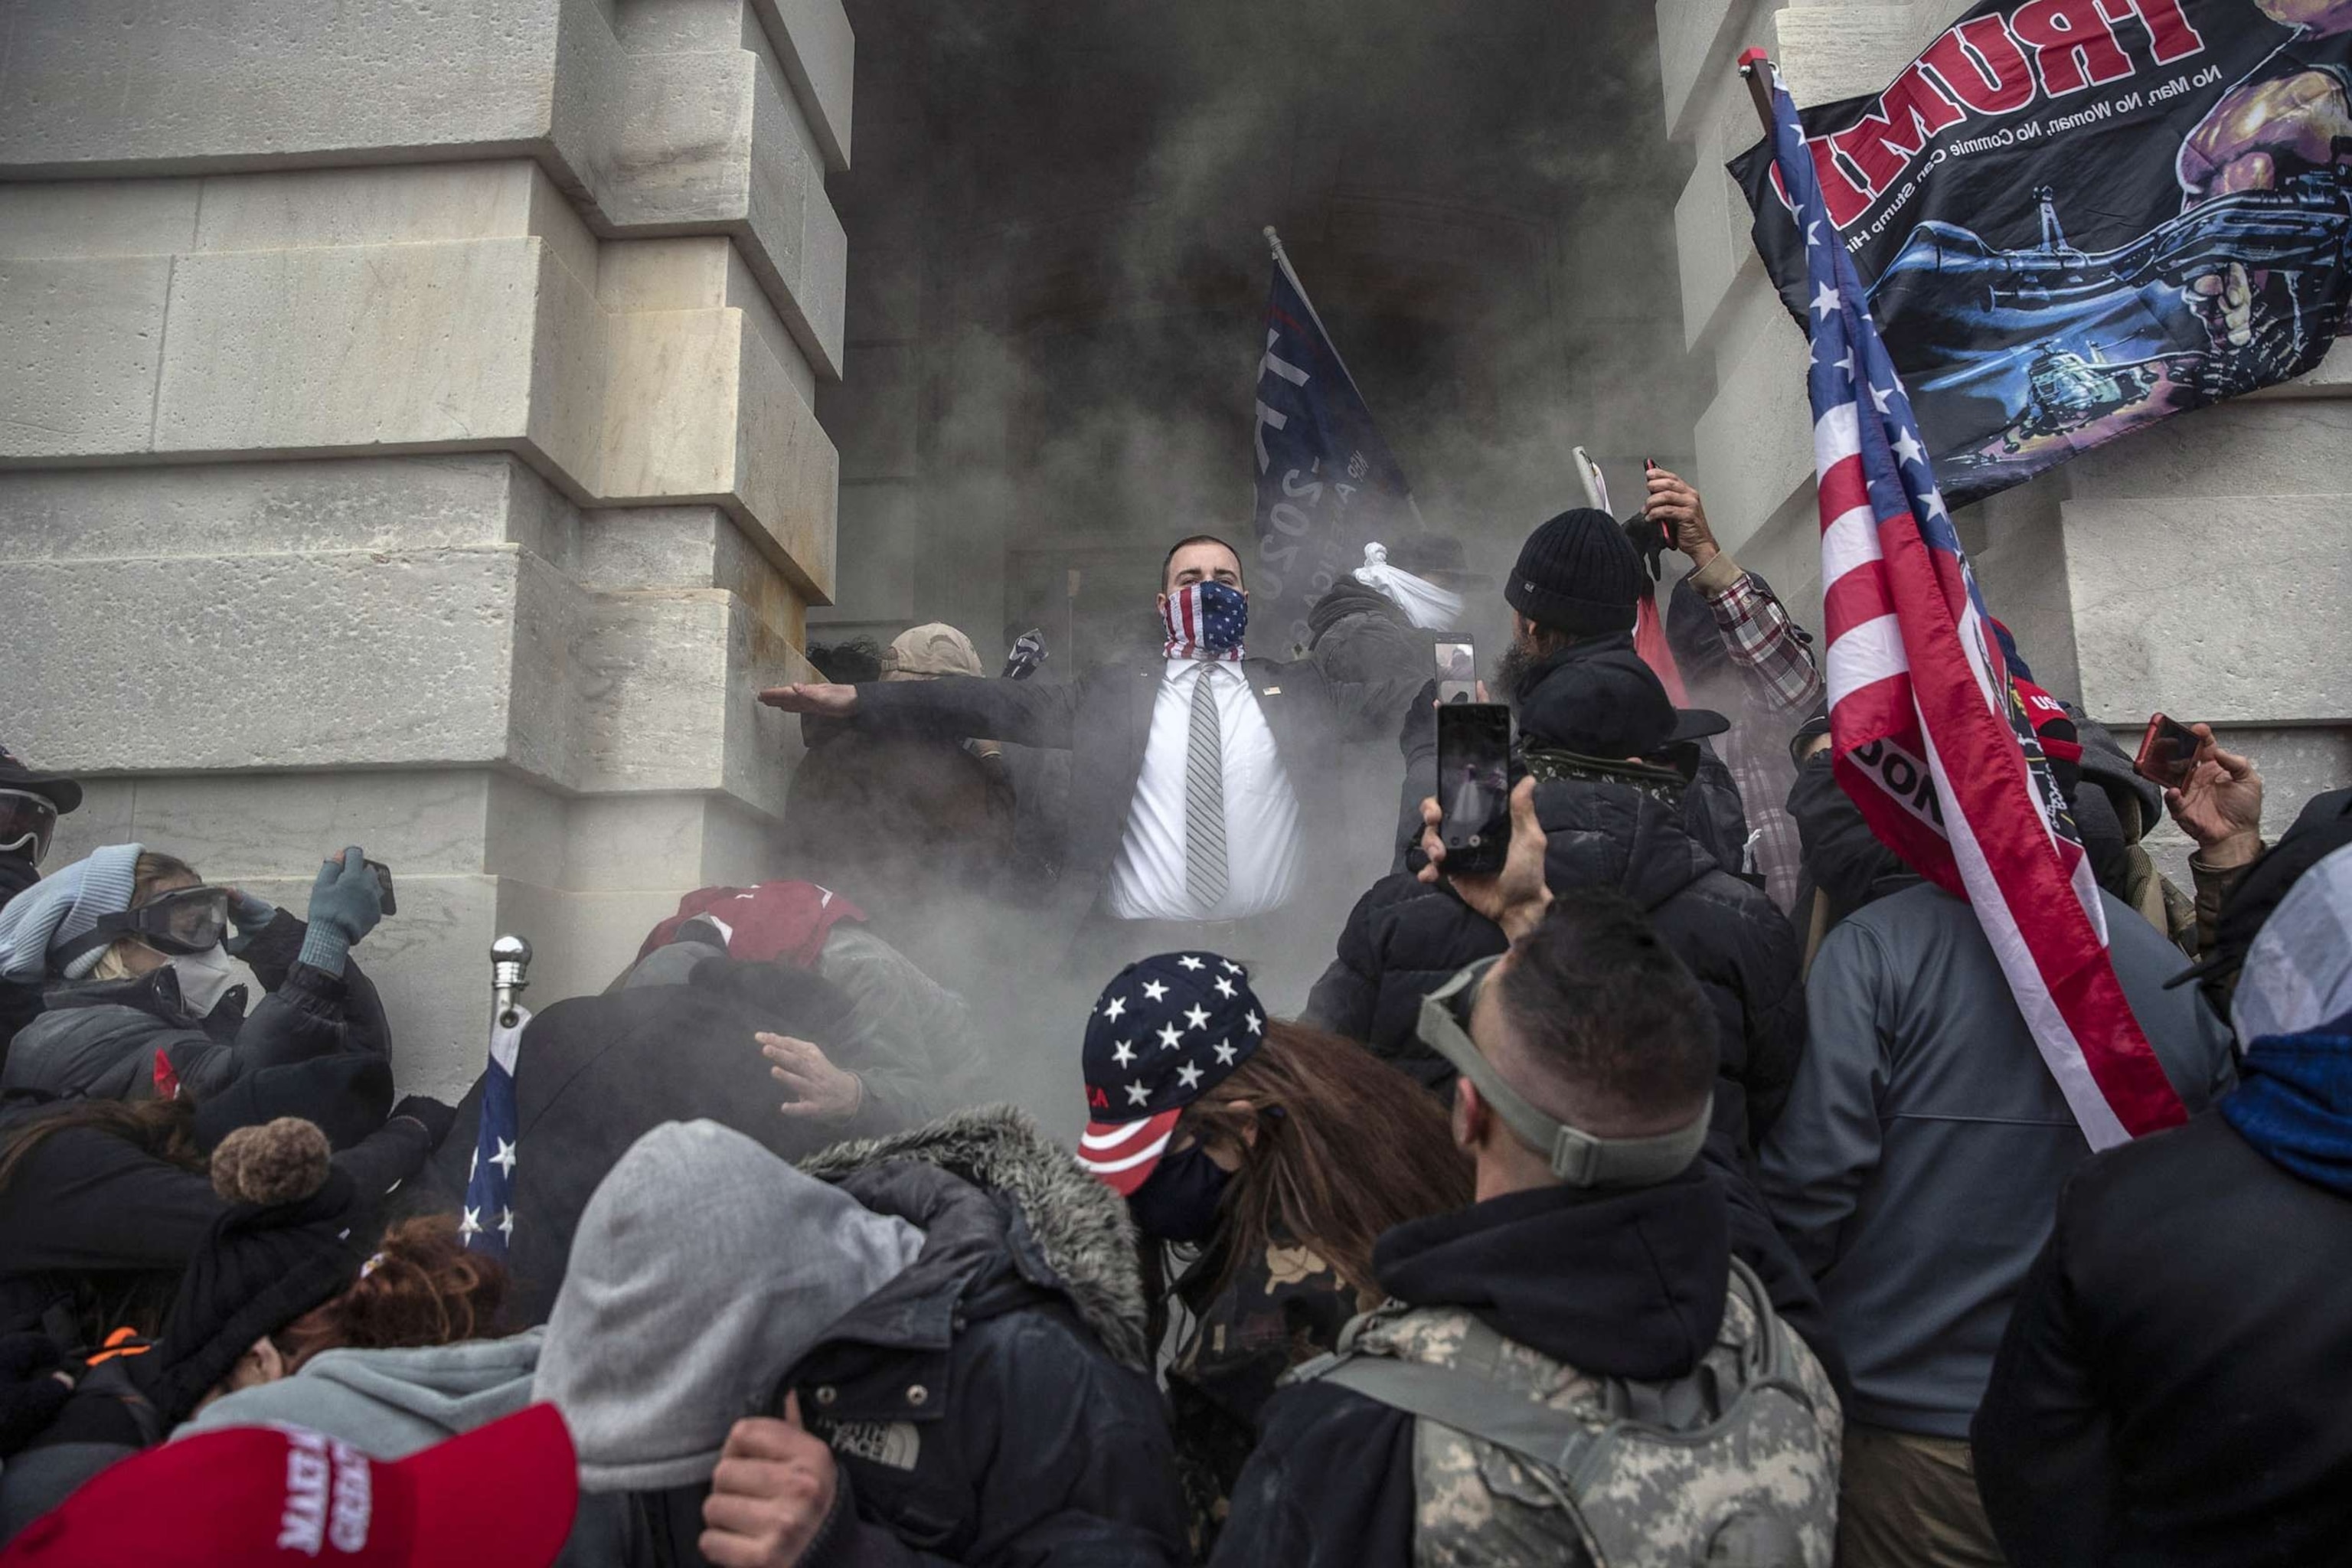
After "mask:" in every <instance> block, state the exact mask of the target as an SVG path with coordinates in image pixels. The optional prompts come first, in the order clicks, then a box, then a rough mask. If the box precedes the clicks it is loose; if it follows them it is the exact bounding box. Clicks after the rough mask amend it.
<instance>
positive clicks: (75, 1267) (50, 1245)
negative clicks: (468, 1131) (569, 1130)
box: [0, 1110, 426, 1349]
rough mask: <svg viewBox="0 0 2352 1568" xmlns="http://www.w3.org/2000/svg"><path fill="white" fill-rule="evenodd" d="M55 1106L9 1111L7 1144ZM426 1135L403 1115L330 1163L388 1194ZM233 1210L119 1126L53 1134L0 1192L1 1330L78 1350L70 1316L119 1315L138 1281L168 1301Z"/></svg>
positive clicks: (1, 1143)
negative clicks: (117, 1132) (39, 1334)
mask: <svg viewBox="0 0 2352 1568" xmlns="http://www.w3.org/2000/svg"><path fill="white" fill-rule="evenodd" d="M49 1114H53V1113H52V1112H49V1111H46V1110H42V1111H34V1112H32V1113H30V1114H17V1115H15V1116H12V1117H11V1118H10V1119H9V1121H8V1123H7V1125H6V1127H5V1131H0V1150H5V1148H6V1147H7V1145H8V1143H9V1142H13V1141H14V1139H15V1138H16V1136H18V1135H21V1134H22V1133H23V1132H24V1131H26V1130H27V1129H29V1128H31V1127H34V1126H37V1125H38V1123H39V1121H40V1120H41V1118H42V1117H43V1116H46V1115H49ZM425 1138H426V1133H425V1128H424V1127H423V1126H422V1125H421V1124H419V1123H417V1122H415V1121H411V1120H409V1119H408V1118H406V1117H400V1118H396V1119H394V1120H393V1121H388V1122H386V1123H384V1124H383V1127H381V1128H379V1129H378V1130H377V1131H374V1132H372V1133H370V1134H369V1135H368V1136H367V1137H365V1138H363V1139H362V1140H360V1142H357V1143H355V1144H354V1145H352V1147H351V1148H349V1149H347V1150H344V1151H343V1152H341V1153H338V1154H337V1155H336V1156H335V1157H334V1158H335V1163H336V1164H337V1165H338V1166H340V1167H341V1169H342V1170H343V1171H345V1172H346V1173H349V1174H350V1176H351V1178H352V1184H353V1185H354V1186H355V1187H356V1188H357V1189H358V1190H359V1191H360V1192H361V1193H362V1194H382V1193H383V1192H385V1191H387V1190H388V1189H389V1188H391V1186H392V1185H393V1184H394V1183H396V1182H400V1181H403V1180H404V1179H406V1178H407V1177H408V1176H410V1175H413V1174H415V1171H416V1169H417V1167H418V1166H419V1165H421V1164H423V1163H424V1161H425ZM228 1206H229V1205H227V1204H226V1202H224V1201H223V1200H222V1198H221V1196H220V1194H217V1193H215V1192H214V1191H213V1184H212V1182H211V1180H210V1178H208V1177H207V1176H205V1174H204V1173H202V1172H200V1171H191V1170H188V1169H186V1168H185V1167H184V1166H180V1165H175V1164H173V1163H171V1162H169V1161H167V1160H162V1159H158V1158H157V1157H156V1156H154V1155H152V1154H150V1153H148V1152H146V1151H145V1150H143V1149H141V1148H139V1147H138V1146H137V1145H135V1144H133V1143H131V1142H126V1141H125V1140H123V1139H121V1138H118V1137H115V1136H114V1135H113V1134H112V1133H110V1132H104V1131H100V1130H98V1129H97V1128H93V1127H77V1128H69V1129H68V1130H66V1131H61V1132H58V1133H54V1134H52V1135H51V1136H49V1137H48V1138H47V1139H46V1140H44V1141H43V1142H42V1143H41V1145H40V1147H38V1148H37V1149H35V1150H34V1151H33V1152H31V1153H30V1154H28V1155H26V1158H25V1161H24V1163H22V1164H21V1165H19V1166H18V1167H17V1169H16V1173H15V1175H14V1176H13V1177H12V1178H11V1180H10V1181H9V1183H8V1185H7V1186H6V1187H5V1189H0V1333H5V1332H12V1331H18V1330H23V1329H30V1328H36V1327H43V1328H47V1330H48V1331H50V1332H51V1333H52V1335H53V1337H56V1338H57V1339H58V1341H59V1343H60V1345H61V1346H62V1347H63V1348H67V1349H71V1348H73V1347H74V1344H75V1342H76V1341H77V1339H78V1337H79V1336H77V1335H76V1334H75V1333H74V1331H72V1330H71V1329H70V1328H69V1327H68V1326H67V1325H68V1322H69V1321H72V1320H75V1319H81V1318H93V1317H94V1318H105V1317H108V1316H110V1315H116V1314H114V1313H113V1312H112V1311H111V1310H110V1309H111V1308H112V1306H113V1305H114V1304H115V1303H118V1302H120V1301H121V1300H124V1299H126V1298H128V1297H130V1296H132V1295H134V1294H138V1293H140V1292H141V1291H142V1289H143V1288H149V1287H152V1288H153V1289H159V1290H160V1291H161V1296H160V1300H158V1301H157V1302H156V1304H157V1305H158V1306H160V1305H162V1304H164V1303H168V1302H169V1300H171V1293H170V1290H169V1289H168V1286H169V1284H170V1282H171V1280H173V1279H176V1278H177V1276H178V1274H179V1272H180V1271H181V1270H182V1269H184V1268H186V1267H187V1263H188V1259H189V1258H193V1257H194V1256H195V1253H196V1251H197V1249H198V1248H200V1247H203V1246H204V1244H205V1238H206V1237H208V1236H209V1235H210V1234H211V1232H212V1227H213V1222H214V1221H215V1220H217V1219H218V1218H219V1217H220V1216H221V1215H223V1214H225V1213H226V1212H227V1210H228ZM60 1310H63V1311H64V1312H65V1313H66V1314H67V1316H66V1317H64V1318H60V1317H58V1312H59V1311H60Z"/></svg>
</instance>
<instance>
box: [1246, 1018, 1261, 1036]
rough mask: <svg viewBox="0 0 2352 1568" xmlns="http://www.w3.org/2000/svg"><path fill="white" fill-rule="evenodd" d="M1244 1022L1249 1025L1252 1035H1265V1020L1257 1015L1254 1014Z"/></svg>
mask: <svg viewBox="0 0 2352 1568" xmlns="http://www.w3.org/2000/svg"><path fill="white" fill-rule="evenodd" d="M1243 1021H1244V1023H1246V1024H1248V1025H1249V1031H1250V1033H1251V1034H1253V1035H1263V1034H1264V1033H1265V1019H1263V1018H1261V1017H1259V1016H1257V1015H1256V1014H1255V1013H1252V1014H1251V1015H1250V1016H1248V1017H1247V1018H1246V1019H1244V1020H1243Z"/></svg>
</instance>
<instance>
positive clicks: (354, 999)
mask: <svg viewBox="0 0 2352 1568" xmlns="http://www.w3.org/2000/svg"><path fill="white" fill-rule="evenodd" d="M309 931H310V927H309V926H308V925H307V924H305V923H304V922H303V921H300V920H299V919H297V918H296V917H295V916H294V915H292V914H290V913H289V912H288V911H287V910H278V914H277V916H276V917H275V918H274V919H272V920H270V921H268V923H266V924H264V925H263V926H261V927H260V928H259V929H258V930H257V931H255V932H254V933H253V936H252V939H251V941H250V942H249V943H247V945H246V946H245V948H244V949H243V951H241V952H239V953H238V954H237V956H238V957H240V958H242V959H244V961H245V962H246V963H247V966H248V967H249V968H251V969H252V971H253V973H254V974H255V976H256V977H257V979H259V980H260V982H261V984H262V985H263V986H264V988H266V990H267V991H268V994H267V995H265V996H264V997H263V998H262V999H261V1004H260V1005H258V1006H257V1007H256V1008H255V1009H254V1010H253V1012H252V1013H251V1014H250V1015H249V1016H248V1015H247V1013H246V1011H245V989H244V987H243V986H232V987H230V989H229V991H228V993H227V994H226V995H225V996H223V997H222V998H221V1000H220V1002H219V1003H218V1004H217V1005H215V1007H214V1008H213V1010H212V1012H211V1014H210V1015H208V1016H205V1017H203V1018H198V1017H194V1016H192V1015H191V1014H190V1013H189V1012H188V1010H187V1008H186V1007H185V1006H184V1005H183V1003H182V1002H181V999H180V987H179V977H178V975H177V974H175V973H173V971H172V970H171V969H170V968H168V967H166V968H163V969H157V970H154V971H152V972H151V973H147V974H143V975H141V976H139V977H138V978H137V979H133V980H103V981H69V982H61V983H58V984H53V985H51V986H50V987H49V988H48V990H47V993H46V994H44V997H43V1002H44V1004H45V1006H44V1010H43V1012H42V1013H41V1015H40V1016H38V1017H37V1018H35V1019H33V1020H32V1022H30V1023H28V1024H26V1026H24V1027H23V1028H22V1029H19V1030H18V1031H17V1032H16V1039H15V1040H14V1041H13V1042H11V1043H10V1045H9V1047H8V1056H7V1060H6V1062H5V1065H0V1100H5V1101H6V1102H7V1103H9V1104H12V1105H13V1104H20V1103H23V1102H25V1101H28V1100H29V1101H40V1100H148V1099H152V1098H153V1097H154V1094H155V1056H156V1053H157V1052H159V1051H160V1052H162V1053H163V1057H164V1058H165V1060H166V1061H167V1062H169V1064H170V1066H171V1068H172V1072H173V1075H174V1076H175V1077H176V1078H177V1079H178V1080H179V1084H180V1086H181V1087H182V1088H183V1089H185V1090H186V1091H187V1093H188V1094H189V1095H190V1096H191V1097H193V1098H194V1099H195V1100H205V1099H208V1098H210V1097H211V1096H213V1095H215V1094H217V1093H219V1092H220V1091H221V1090H222V1089H225V1088H226V1087H227V1085H228V1084H230V1083H231V1082H233V1081H235V1080H236V1079H238V1078H240V1077H242V1076H243V1075H245V1074H246V1073H247V1072H250V1071H253V1070H256V1069H257V1068H269V1067H279V1066H283V1065H285V1064H287V1063H289V1062H299V1061H307V1060H309V1059H310V1058H314V1057H323V1056H331V1055H334V1054H337V1053H339V1052H359V1053H364V1054H367V1055H371V1056H376V1057H386V1058H388V1057H389V1056H390V1055H391V1048H392V1031H391V1026H389V1025H388V1024H387V1023H386V1022H385V1020H384V1015H383V1002H382V1001H381V1000H380V999H379V998H378V997H377V995H376V991H375V985H374V984H373V982H371V981H370V980H369V979H368V977H367V975H366V974H365V973H362V971H361V969H360V966H359V964H358V963H357V962H355V961H354V962H351V963H346V964H345V965H344V968H343V973H342V974H341V976H340V977H338V976H335V975H332V974H329V973H326V972H325V971H323V970H318V969H313V968H311V967H310V965H309V964H307V963H298V962H297V961H296V960H297V955H298V954H299V953H300V952H301V951H302V939H303V937H304V936H305V935H306V934H308V932H309Z"/></svg>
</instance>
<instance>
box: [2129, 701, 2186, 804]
mask: <svg viewBox="0 0 2352 1568" xmlns="http://www.w3.org/2000/svg"><path fill="white" fill-rule="evenodd" d="M2201 743H2202V742H2200V741H2199V740H2198V739H2197V731H2194V730H2191V729H2190V728H2189V726H2188V725H2186V724H2182V723H2179V722H2177V721H2174V720H2171V719H2168V718H2166V717H2165V716H2164V715H2163V714H2161V713H2158V714H2157V715H2155V716H2154V717H2152V718H2151V719H2149V720H2148V721H2147V732H2146V733H2145V734H2143V735H2141V736H2140V740H2139V755H2138V757H2137V758H2136V759H2134V761H2133V763H2132V771H2133V772H2134V773H2137V774H2139V776H2140V777H2142V778H2144V779H2146V780H2147V782H2148V783H2150V784H2155V785H2156V786H2157V787H2158V788H2159V789H2179V788H2180V787H2181V786H2182V785H2183V784H2187V783H2188V782H2189V774H2190V773H2194V772H2195V771H2196V769H2197V749H2198V747H2199V746H2200V744H2201Z"/></svg>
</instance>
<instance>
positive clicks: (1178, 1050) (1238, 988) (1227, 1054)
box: [1078, 952, 1266, 1196]
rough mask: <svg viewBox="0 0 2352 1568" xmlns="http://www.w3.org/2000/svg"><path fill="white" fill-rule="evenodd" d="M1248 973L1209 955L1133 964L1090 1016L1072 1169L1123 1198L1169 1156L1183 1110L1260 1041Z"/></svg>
mask: <svg viewBox="0 0 2352 1568" xmlns="http://www.w3.org/2000/svg"><path fill="white" fill-rule="evenodd" d="M1265 1026H1266V1011H1265V1006H1264V1005H1262V1004H1261V1003H1260V1002H1259V1001H1258V999H1257V994H1256V993H1255V992H1254V991H1252V990H1251V989H1250V985H1249V972H1248V971H1247V970H1246V969H1244V968H1243V967H1242V966H1241V965H1240V964H1238V963H1234V962H1233V961H1232V960H1231V959H1227V958H1222V957H1219V956H1218V955H1217V954H1216V953H1213V952H1164V953H1160V954H1159V955H1158V956H1157V957H1153V958H1146V959H1141V960H1139V961H1138V962H1136V963H1130V964H1129V965H1128V966H1127V967H1126V968H1125V969H1122V970H1120V971H1119V972H1118V979H1116V980H1113V981H1112V982H1111V983H1110V984H1108V985H1107V986H1105V987H1104V988H1103V994H1102V995H1101V997H1100V998H1098V999H1097V1001H1096V1003H1095V1010H1094V1013H1093V1016H1090V1017H1088V1018H1087V1043H1086V1075H1087V1131H1086V1133H1085V1135H1084V1136H1083V1137H1081V1138H1080V1139H1079V1140H1078V1163H1079V1164H1081V1165H1083V1166H1084V1167H1086V1169H1087V1172H1088V1173H1090V1174H1092V1175H1093V1176H1095V1177H1096V1178H1097V1179H1098V1180H1100V1181H1102V1182H1104V1183H1105V1184H1108V1186H1109V1187H1110V1188H1111V1190H1112V1191H1114V1192H1116V1193H1118V1194H1120V1195H1121V1196H1125V1195H1126V1194H1129V1193H1132V1192H1134V1191H1135V1189H1136V1188H1138V1187H1139V1186H1141V1185H1142V1184H1143V1183H1144V1180H1145V1178H1147V1177H1148V1176H1150V1174H1151V1173H1152V1171H1153V1169H1154V1168H1155V1167H1157V1166H1158V1165H1159V1163H1160V1158H1161V1156H1162V1155H1164V1154H1166V1153H1167V1152H1168V1144H1169V1141H1170V1139H1171V1138H1172V1137H1173V1136H1174V1134H1175V1131H1176V1121H1177V1118H1179V1117H1181V1115H1183V1114H1184V1108H1185V1107H1186V1106H1188V1105H1190V1104H1192V1102H1193V1101H1194V1100H1198V1099H1200V1098H1201V1097H1202V1095H1204V1094H1206V1093H1208V1092H1209V1090H1210V1089H1214V1088H1215V1087H1216V1086H1217V1085H1218V1084H1220V1083H1222V1082H1223V1081H1224V1080H1225V1079H1227V1078H1230V1077H1231V1076H1232V1075H1233V1072H1234V1068H1238V1067H1239V1066H1241V1064H1242V1063H1244V1061H1247V1060H1248V1059H1249V1058H1250V1057H1251V1056H1252V1055H1253V1054H1254V1053H1255V1051H1256V1050H1257V1048H1258V1047H1259V1046H1261V1045H1263V1044H1265Z"/></svg>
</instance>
